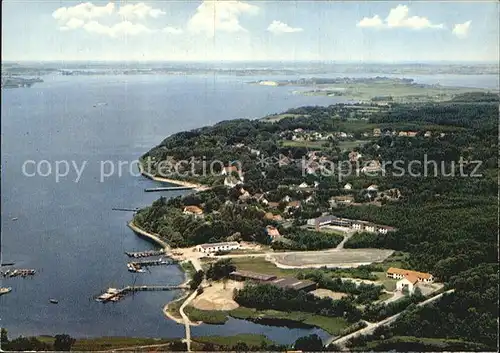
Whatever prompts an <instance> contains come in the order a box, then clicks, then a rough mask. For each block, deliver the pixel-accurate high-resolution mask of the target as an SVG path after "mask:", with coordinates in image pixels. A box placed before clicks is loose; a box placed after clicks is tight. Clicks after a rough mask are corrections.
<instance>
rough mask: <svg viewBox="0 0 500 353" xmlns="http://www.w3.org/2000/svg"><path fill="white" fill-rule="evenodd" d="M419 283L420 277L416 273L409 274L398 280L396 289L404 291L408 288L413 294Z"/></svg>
mask: <svg viewBox="0 0 500 353" xmlns="http://www.w3.org/2000/svg"><path fill="white" fill-rule="evenodd" d="M417 285H418V279H417V277H415V276H414V275H407V276H405V277H404V278H403V279H400V280H399V281H397V282H396V290H398V291H401V292H402V291H403V289H405V288H406V289H408V293H409V294H410V295H412V294H413V293H414V292H415V288H416V286H417Z"/></svg>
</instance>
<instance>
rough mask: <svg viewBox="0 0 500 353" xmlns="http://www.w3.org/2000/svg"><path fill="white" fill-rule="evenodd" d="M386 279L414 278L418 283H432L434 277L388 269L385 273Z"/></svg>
mask: <svg viewBox="0 0 500 353" xmlns="http://www.w3.org/2000/svg"><path fill="white" fill-rule="evenodd" d="M386 275H387V277H389V278H394V279H403V278H405V276H414V277H416V278H417V280H418V282H424V283H429V282H432V281H434V277H433V276H432V275H431V274H430V273H426V272H418V271H412V270H405V269H402V268H396V267H390V268H389V269H388V270H387V273H386Z"/></svg>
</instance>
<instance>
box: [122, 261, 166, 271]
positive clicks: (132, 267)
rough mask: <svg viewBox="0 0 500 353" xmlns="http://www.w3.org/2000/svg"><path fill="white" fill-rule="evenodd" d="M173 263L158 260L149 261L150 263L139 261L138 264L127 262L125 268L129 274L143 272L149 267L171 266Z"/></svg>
mask: <svg viewBox="0 0 500 353" xmlns="http://www.w3.org/2000/svg"><path fill="white" fill-rule="evenodd" d="M173 263H174V262H173V261H169V260H164V259H158V260H150V261H139V262H129V263H127V268H128V270H129V271H130V272H139V273H142V272H145V270H144V268H145V267H149V266H162V265H171V264H173Z"/></svg>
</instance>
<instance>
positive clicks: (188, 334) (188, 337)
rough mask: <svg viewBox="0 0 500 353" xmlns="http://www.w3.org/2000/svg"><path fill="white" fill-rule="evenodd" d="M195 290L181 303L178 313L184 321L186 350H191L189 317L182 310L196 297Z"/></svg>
mask: <svg viewBox="0 0 500 353" xmlns="http://www.w3.org/2000/svg"><path fill="white" fill-rule="evenodd" d="M196 294H197V293H196V291H194V292H193V293H192V294H191V295H190V296H189V297H188V298H187V299H186V300H185V301H184V303H182V305H181V307H180V309H179V313H180V314H181V316H182V320H183V321H184V327H185V328H186V338H185V342H186V345H187V351H188V352H191V321H190V320H189V317H188V316H187V315H186V313H185V312H184V308H185V307H186V306H188V305H189V303H191V301H192V300H193V299H194V298H195V297H196Z"/></svg>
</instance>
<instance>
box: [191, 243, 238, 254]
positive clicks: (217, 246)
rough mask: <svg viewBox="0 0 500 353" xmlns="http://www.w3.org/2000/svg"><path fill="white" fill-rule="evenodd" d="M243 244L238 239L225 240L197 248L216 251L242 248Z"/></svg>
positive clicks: (197, 247) (204, 251)
mask: <svg viewBox="0 0 500 353" xmlns="http://www.w3.org/2000/svg"><path fill="white" fill-rule="evenodd" d="M240 248H241V246H240V244H239V243H238V242H236V241H230V242H224V243H208V244H201V245H197V246H196V250H197V251H199V252H203V253H215V252H218V251H231V250H236V249H240Z"/></svg>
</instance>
